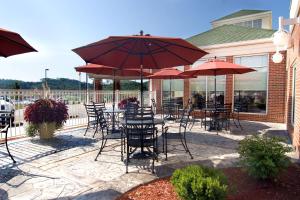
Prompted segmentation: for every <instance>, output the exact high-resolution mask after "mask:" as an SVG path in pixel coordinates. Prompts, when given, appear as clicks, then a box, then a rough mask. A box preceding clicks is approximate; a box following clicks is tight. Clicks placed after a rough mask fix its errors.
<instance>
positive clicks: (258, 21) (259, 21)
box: [235, 19, 262, 28]
mask: <svg viewBox="0 0 300 200" xmlns="http://www.w3.org/2000/svg"><path fill="white" fill-rule="evenodd" d="M235 25H238V26H244V27H249V28H262V19H256V20H251V21H245V22H239V23H236V24H235Z"/></svg>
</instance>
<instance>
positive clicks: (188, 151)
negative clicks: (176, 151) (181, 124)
mask: <svg viewBox="0 0 300 200" xmlns="http://www.w3.org/2000/svg"><path fill="white" fill-rule="evenodd" d="M183 139H184V143H185V148H186V152H187V153H189V154H190V157H191V159H194V158H193V156H192V154H191V152H190V150H189V148H188V146H187V143H186V137H185V133H184V134H183Z"/></svg>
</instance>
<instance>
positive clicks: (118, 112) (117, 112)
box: [103, 108, 126, 132]
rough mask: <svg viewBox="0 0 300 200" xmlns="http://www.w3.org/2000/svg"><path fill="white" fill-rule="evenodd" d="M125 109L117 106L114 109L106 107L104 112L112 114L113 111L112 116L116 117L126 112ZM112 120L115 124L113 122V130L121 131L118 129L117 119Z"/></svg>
mask: <svg viewBox="0 0 300 200" xmlns="http://www.w3.org/2000/svg"><path fill="white" fill-rule="evenodd" d="M125 111H126V110H125V109H119V108H115V109H113V108H106V109H104V110H103V112H104V113H109V114H111V113H113V114H114V115H112V116H114V117H116V116H117V117H118V118H119V115H120V114H121V113H125ZM112 122H113V124H112V130H113V131H116V132H117V131H119V130H118V129H116V124H115V122H116V120H115V119H112Z"/></svg>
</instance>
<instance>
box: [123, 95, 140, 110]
mask: <svg viewBox="0 0 300 200" xmlns="http://www.w3.org/2000/svg"><path fill="white" fill-rule="evenodd" d="M128 103H136V104H137V105H138V104H139V103H140V102H139V101H138V100H137V98H136V97H129V98H127V99H123V100H122V101H120V102H119V103H118V107H119V109H126V106H127V104H128Z"/></svg>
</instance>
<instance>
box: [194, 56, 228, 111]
mask: <svg viewBox="0 0 300 200" xmlns="http://www.w3.org/2000/svg"><path fill="white" fill-rule="evenodd" d="M205 61H206V60H201V61H197V62H196V63H195V64H194V65H193V66H192V67H196V66H198V65H200V64H202V63H204V62H205ZM214 78H215V77H214V76H198V77H197V78H193V79H190V94H191V95H192V102H193V106H194V108H196V109H202V108H204V107H205V106H206V102H208V103H210V102H213V101H214V97H215V80H214ZM225 85H226V76H217V88H216V90H217V104H224V95H225Z"/></svg>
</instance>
